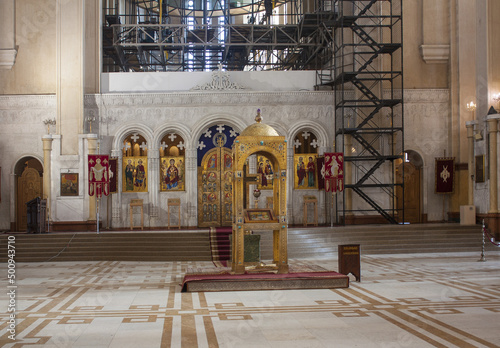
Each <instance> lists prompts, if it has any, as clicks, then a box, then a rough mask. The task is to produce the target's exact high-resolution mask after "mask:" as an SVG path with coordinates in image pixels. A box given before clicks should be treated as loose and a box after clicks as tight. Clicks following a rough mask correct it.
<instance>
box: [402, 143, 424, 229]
mask: <svg viewBox="0 0 500 348" xmlns="http://www.w3.org/2000/svg"><path fill="white" fill-rule="evenodd" d="M404 158H405V160H404V161H403V162H402V163H401V164H399V165H398V167H397V169H396V178H397V180H398V183H401V181H402V178H403V175H404V196H403V190H402V188H401V187H399V186H398V187H397V190H396V199H397V202H398V211H401V210H402V208H403V207H402V205H403V202H404V221H403V219H402V218H401V217H400V218H399V222H409V223H421V222H422V166H423V163H422V157H420V155H419V154H418V153H417V152H415V151H407V152H405V156H404Z"/></svg>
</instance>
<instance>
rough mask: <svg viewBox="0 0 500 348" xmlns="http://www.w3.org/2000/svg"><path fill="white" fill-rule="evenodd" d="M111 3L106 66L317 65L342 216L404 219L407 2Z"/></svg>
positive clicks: (128, 0) (111, 0)
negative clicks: (341, 164) (331, 124)
mask: <svg viewBox="0 0 500 348" xmlns="http://www.w3.org/2000/svg"><path fill="white" fill-rule="evenodd" d="M103 3H104V7H103V13H104V16H103V20H104V24H103V71H104V72H113V71H125V72H134V71H213V70H219V69H220V70H226V71H256V70H315V71H316V86H315V88H316V89H317V90H323V89H329V90H334V91H335V92H334V95H335V97H334V101H333V103H334V107H335V129H334V131H335V143H334V148H335V151H336V152H343V153H344V154H345V157H344V160H345V167H346V172H345V177H346V178H347V182H346V184H345V190H344V193H343V195H337V196H336V197H337V198H336V200H337V207H340V208H338V209H337V213H336V216H337V218H339V217H340V218H341V219H343V220H344V222H345V221H346V217H348V216H354V215H361V214H365V215H368V214H371V213H376V214H380V215H381V216H382V217H383V218H384V219H385V220H387V221H389V222H390V223H398V222H401V221H404V206H403V204H404V203H403V202H404V200H403V199H400V200H399V201H398V197H401V192H402V195H403V196H404V173H401V172H399V173H397V170H396V169H397V168H396V166H397V165H399V164H400V163H401V162H402V161H403V158H404V138H403V49H402V32H403V20H402V0H356V1H354V0H316V1H303V0H240V1H235V0H204V1H202V0H164V1H161V0H160V1H146V0H142V1H132V0H125V1H124V0H120V1H118V0H107V1H104V2H103ZM398 192H399V195H398ZM353 193H355V194H356V195H357V196H356V197H360V198H361V199H357V200H355V199H354V198H353Z"/></svg>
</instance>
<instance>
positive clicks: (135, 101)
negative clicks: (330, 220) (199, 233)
mask: <svg viewBox="0 0 500 348" xmlns="http://www.w3.org/2000/svg"><path fill="white" fill-rule="evenodd" d="M404 98H405V110H404V112H405V115H404V116H405V148H406V149H407V150H414V151H416V152H418V153H419V154H420V156H421V157H422V159H423V162H424V170H423V180H422V183H423V200H424V201H423V207H424V213H426V214H428V219H429V220H430V221H440V220H441V219H442V210H443V206H442V197H441V196H438V195H436V194H434V158H435V157H442V156H443V153H444V150H446V152H447V155H448V156H454V154H452V153H451V149H450V148H451V140H450V137H451V133H452V132H453V131H454V130H453V129H450V127H451V121H450V120H451V115H450V106H449V105H450V102H449V92H448V90H444V89H439V90H406V91H405V94H404ZM332 103H333V94H332V92H310V91H304V92H265V93H264V92H249V91H240V90H235V91H226V92H218V91H215V92H214V91H206V92H199V91H193V92H182V93H164V94H161V93H154V94H131V93H129V94H105V95H86V96H85V119H87V118H88V117H89V116H90V117H93V118H95V120H94V121H93V122H92V132H93V133H98V134H99V140H100V153H102V154H112V155H114V156H117V155H118V156H120V155H121V144H120V142H121V141H123V138H124V137H125V136H126V135H127V133H130V131H131V130H135V131H140V132H142V133H144V136H145V137H146V138H147V141H148V146H151V149H155V147H156V150H157V148H158V147H159V143H158V144H156V143H155V142H159V139H161V136H162V134H164V133H167V132H171V131H176V132H179V133H181V134H182V136H183V137H184V140H185V143H186V163H185V166H186V167H185V168H186V178H187V179H188V180H189V184H188V185H187V186H186V190H185V191H180V192H179V191H178V192H175V193H173V192H159V189H158V188H156V187H150V189H149V191H148V192H147V193H140V194H139V193H136V194H132V193H124V194H122V193H118V194H114V195H112V197H111V198H108V199H103V200H102V202H101V204H102V205H101V212H100V214H101V217H102V219H103V221H104V225H105V226H106V225H107V221H110V222H111V227H115V228H119V227H128V224H129V219H128V218H129V217H128V206H129V202H130V200H131V199H135V198H140V199H144V204H145V215H146V216H145V225H146V226H147V227H161V226H166V225H167V216H166V211H167V206H166V202H167V199H168V198H180V199H181V205H182V206H181V208H182V216H181V219H182V224H183V225H184V226H186V225H187V226H195V225H196V223H197V215H196V214H197V209H196V208H197V199H196V197H197V185H196V177H197V176H196V170H197V164H196V145H197V144H196V142H197V141H198V139H199V137H200V134H201V133H202V132H203V131H205V130H206V129H207V128H208V127H209V126H212V125H215V124H228V125H230V126H232V127H233V128H234V129H235V130H239V131H242V130H243V129H244V128H245V127H246V126H248V125H250V124H252V123H253V121H254V117H255V113H256V110H257V109H259V108H260V109H261V111H262V116H263V117H264V123H267V124H269V125H271V126H272V127H273V128H275V129H276V130H277V131H278V132H279V133H280V134H281V135H283V136H285V139H287V141H289V142H290V141H293V139H294V137H295V136H296V134H297V133H298V132H302V131H304V130H308V131H312V132H314V133H315V135H316V136H317V139H318V146H319V150H318V152H319V154H322V153H323V152H325V151H329V150H330V149H331V146H332V144H333V137H332V134H333V132H334V130H333V116H334V115H333V112H334V110H333V106H332ZM55 114H56V98H55V96H52V95H49V96H3V97H0V117H1V120H2V127H1V128H0V149H1V151H2V156H1V158H0V166H1V167H2V176H1V180H2V185H1V190H2V191H1V194H2V204H1V205H0V217H1V218H0V229H8V228H9V227H10V221H14V220H15V216H14V214H15V209H14V198H15V197H14V194H15V190H14V189H13V187H14V177H13V176H12V175H11V174H12V170H13V168H14V166H15V164H16V163H17V162H18V161H19V160H20V159H21V158H22V157H23V156H33V157H37V158H40V159H42V158H43V151H42V142H41V138H42V136H43V135H44V134H46V133H47V127H46V126H45V125H44V123H43V121H44V120H46V119H49V118H54V117H55ZM84 129H85V131H86V132H88V131H89V123H88V122H86V123H85V126H84ZM49 131H50V132H51V133H54V132H55V127H54V126H53V125H49ZM62 136H66V135H62ZM74 136H78V135H74ZM60 137H61V135H54V139H55V142H54V150H53V155H52V181H53V182H52V197H53V200H54V201H53V206H54V211H53V215H52V218H53V219H54V221H71V220H79V219H83V220H85V219H86V216H87V214H88V202H87V201H86V200H87V196H86V195H85V194H83V192H84V190H86V186H85V185H86V183H85V169H84V168H85V158H84V157H85V153H86V152H85V151H86V150H85V139H84V135H83V137H82V136H80V138H81V141H80V145H79V146H80V148H81V153H80V154H79V155H72V156H59V154H60V151H59V150H58V149H57V147H58V146H59V138H60ZM290 148H291V147H290ZM154 153H158V151H150V153H149V156H153V154H154ZM56 155H57V156H56ZM288 157H289V159H291V158H293V154H291V153H290V154H289V156H288ZM41 161H42V160H41ZM120 167H121V164H120ZM68 170H69V171H71V172H73V171H76V172H79V173H80V195H79V196H78V197H71V198H68V197H60V196H59V185H60V182H59V178H60V173H61V172H67V171H68ZM157 171H158V168H157V166H152V167H151V168H150V171H149V175H150V176H151V177H153V176H156V175H159V174H158V173H157ZM288 172H289V175H290V176H291V175H293V168H292V161H291V160H290V161H289V168H288ZM150 182H158V180H153V181H150ZM287 182H288V183H289V187H288V190H287V197H288V214H289V216H290V217H291V218H290V219H289V222H290V223H291V224H300V223H302V214H301V211H302V196H303V195H304V194H308V195H310V194H313V195H316V196H317V197H318V206H319V208H320V217H321V218H320V223H321V222H325V221H326V218H325V215H326V213H328V212H327V211H325V210H328V211H329V208H328V205H325V202H326V203H328V198H327V197H325V195H324V192H323V191H318V190H301V191H300V192H295V190H293V177H289V178H288V180H287ZM118 187H121V185H120V184H119V185H118ZM9 199H10V200H11V202H10V203H6V202H8V200H9ZM63 207H68V209H67V208H64V209H63ZM69 208H71V209H69ZM75 209H76V210H78V211H79V213H78V214H76V215H72V213H71V211H72V210H75Z"/></svg>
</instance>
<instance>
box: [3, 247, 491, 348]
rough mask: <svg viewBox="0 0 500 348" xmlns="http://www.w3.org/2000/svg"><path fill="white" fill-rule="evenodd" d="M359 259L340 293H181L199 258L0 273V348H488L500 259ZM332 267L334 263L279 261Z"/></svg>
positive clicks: (24, 267) (35, 266)
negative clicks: (12, 320)
mask: <svg viewBox="0 0 500 348" xmlns="http://www.w3.org/2000/svg"><path fill="white" fill-rule="evenodd" d="M479 257H480V255H478V254H477V253H444V254H406V255H377V256H362V269H361V274H362V278H361V282H355V281H354V279H353V278H351V284H350V287H349V288H348V289H332V290H328V289H325V290H286V291H278V290H277V291H255V292H250V291H249V292H244V291H242V292H218V293H181V292H180V286H179V284H180V282H181V281H182V278H183V275H184V272H185V271H186V270H187V269H188V268H203V267H211V266H212V264H211V263H208V262H168V263H154V262H139V263H137V262H48V263H22V264H17V265H16V268H15V275H16V284H15V285H16V286H17V287H16V288H15V295H13V298H14V302H15V308H16V312H15V313H16V321H17V322H16V325H15V340H11V339H10V338H9V337H8V336H9V335H11V333H10V332H9V331H8V329H9V317H8V314H9V313H8V308H9V303H10V302H9V301H10V300H11V299H10V295H9V291H10V290H9V289H12V288H9V285H8V283H7V280H8V276H7V274H8V267H7V265H6V264H2V265H1V266H0V279H1V282H2V284H3V286H2V287H3V289H2V291H1V292H0V330H1V331H0V346H2V347H32V348H35V347H93V348H97V347H113V348H115V347H116V348H124V347H141V348H145V347H287V348H289V347H388V348H389V347H419V348H422V347H500V338H499V337H500V334H499V332H498V331H499V329H500V320H499V319H500V252H492V253H489V254H488V255H486V259H487V261H486V262H478V259H479ZM290 264H305V265H315V264H320V265H322V266H323V267H325V268H327V269H329V270H337V260H328V261H325V260H321V261H320V260H290Z"/></svg>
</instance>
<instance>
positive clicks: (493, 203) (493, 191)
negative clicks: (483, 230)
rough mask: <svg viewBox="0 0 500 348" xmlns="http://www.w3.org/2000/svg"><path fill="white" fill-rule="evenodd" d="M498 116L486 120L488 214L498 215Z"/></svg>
mask: <svg viewBox="0 0 500 348" xmlns="http://www.w3.org/2000/svg"><path fill="white" fill-rule="evenodd" d="M499 118H500V116H499V115H491V116H488V117H487V118H486V122H487V124H488V133H489V144H488V146H489V153H490V158H489V160H490V163H489V164H490V165H489V174H490V208H489V210H488V213H498V177H497V175H498V174H497V173H498V172H497V170H498V158H497V132H498V119H499Z"/></svg>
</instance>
